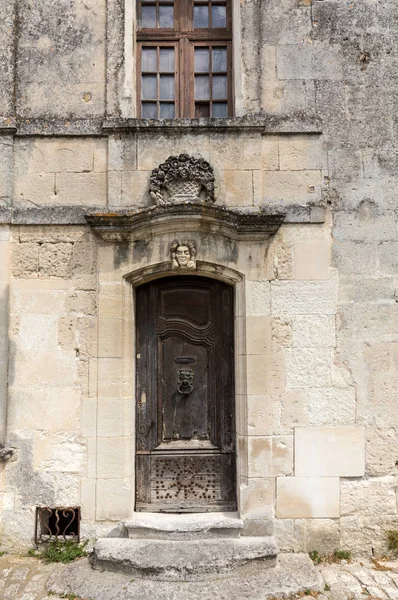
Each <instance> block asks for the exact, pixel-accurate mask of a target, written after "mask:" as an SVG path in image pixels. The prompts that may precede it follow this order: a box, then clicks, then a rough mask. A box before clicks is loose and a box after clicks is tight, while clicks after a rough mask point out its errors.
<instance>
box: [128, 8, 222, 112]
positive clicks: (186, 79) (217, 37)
mask: <svg viewBox="0 0 398 600" xmlns="http://www.w3.org/2000/svg"><path fill="white" fill-rule="evenodd" d="M137 10H138V15H137V21H138V31H137V44H138V52H137V58H138V65H137V74H138V82H137V83H138V85H137V90H138V110H139V115H138V116H139V117H142V118H150V119H173V118H177V117H189V118H193V117H228V116H232V114H233V106H232V15H231V0H224V1H222V0H174V1H173V0H139V1H138V2H137Z"/></svg>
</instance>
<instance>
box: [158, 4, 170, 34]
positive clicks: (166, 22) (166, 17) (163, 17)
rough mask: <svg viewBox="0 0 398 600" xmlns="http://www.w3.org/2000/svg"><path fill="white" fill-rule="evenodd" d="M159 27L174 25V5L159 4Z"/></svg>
mask: <svg viewBox="0 0 398 600" xmlns="http://www.w3.org/2000/svg"><path fill="white" fill-rule="evenodd" d="M159 27H168V28H169V29H173V27H174V8H173V7H172V6H159Z"/></svg>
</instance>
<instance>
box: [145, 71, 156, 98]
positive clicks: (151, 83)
mask: <svg viewBox="0 0 398 600" xmlns="http://www.w3.org/2000/svg"><path fill="white" fill-rule="evenodd" d="M156 79H157V78H156V75H143V76H142V94H141V95H142V99H143V100H154V99H156V98H157V97H158V95H157V91H156Z"/></svg>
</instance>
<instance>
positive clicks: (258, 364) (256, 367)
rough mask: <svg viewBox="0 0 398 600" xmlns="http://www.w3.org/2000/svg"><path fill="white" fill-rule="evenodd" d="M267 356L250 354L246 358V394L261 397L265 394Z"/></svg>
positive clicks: (267, 375)
mask: <svg viewBox="0 0 398 600" xmlns="http://www.w3.org/2000/svg"><path fill="white" fill-rule="evenodd" d="M266 366H267V356H266V355H262V354H252V355H250V356H248V357H247V366H246V369H247V371H246V374H247V393H248V394H252V395H255V396H257V395H263V394H265V393H266V392H267V387H268V386H267V383H268V377H269V374H268V373H267V370H266Z"/></svg>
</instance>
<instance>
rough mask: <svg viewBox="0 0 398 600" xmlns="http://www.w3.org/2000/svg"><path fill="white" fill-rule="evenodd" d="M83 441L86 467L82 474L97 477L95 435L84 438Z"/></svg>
mask: <svg viewBox="0 0 398 600" xmlns="http://www.w3.org/2000/svg"><path fill="white" fill-rule="evenodd" d="M83 441H84V443H85V445H86V448H87V462H86V465H85V467H86V469H85V471H84V473H82V475H83V476H85V477H87V478H89V479H96V478H97V437H87V438H84V440H83Z"/></svg>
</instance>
